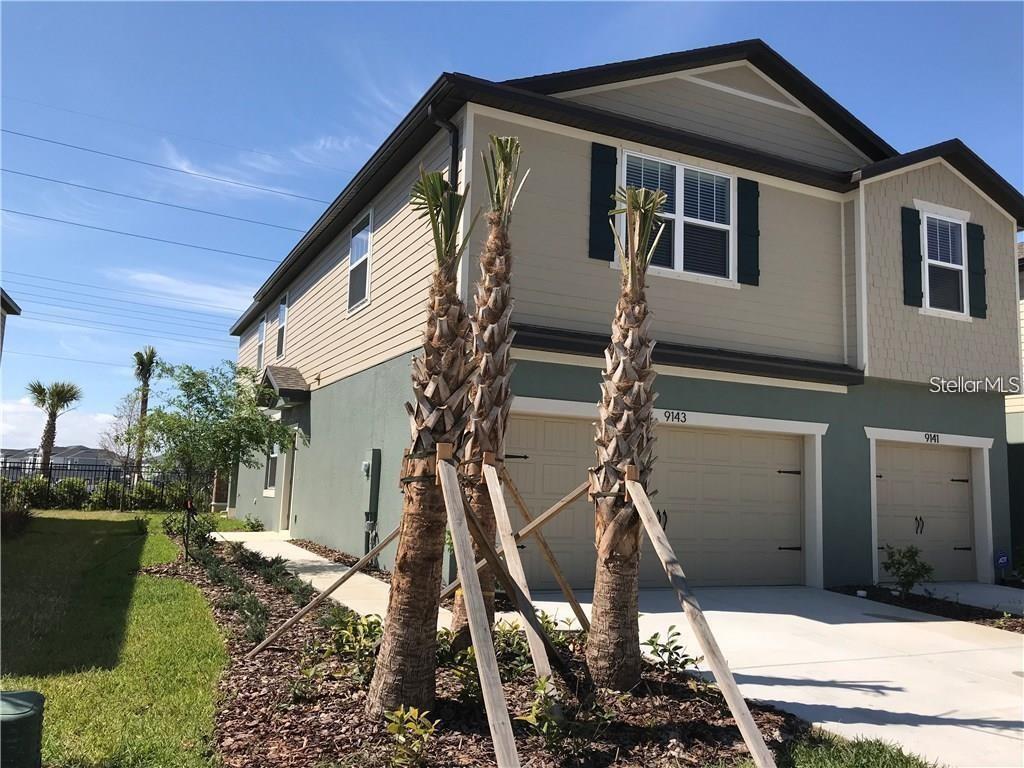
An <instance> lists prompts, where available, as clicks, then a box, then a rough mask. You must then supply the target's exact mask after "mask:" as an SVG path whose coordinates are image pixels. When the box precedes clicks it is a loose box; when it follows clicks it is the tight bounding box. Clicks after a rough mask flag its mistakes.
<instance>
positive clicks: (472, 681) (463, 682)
mask: <svg viewBox="0 0 1024 768" xmlns="http://www.w3.org/2000/svg"><path fill="white" fill-rule="evenodd" d="M452 672H453V673H454V674H455V679H456V680H458V682H459V700H460V701H462V703H463V704H475V703H477V702H479V701H480V699H481V698H482V697H483V690H482V689H481V688H480V673H479V672H478V671H477V668H476V651H474V650H473V646H470V647H469V648H467V649H466V650H464V651H459V652H458V653H457V654H456V655H455V664H454V665H453V666H452Z"/></svg>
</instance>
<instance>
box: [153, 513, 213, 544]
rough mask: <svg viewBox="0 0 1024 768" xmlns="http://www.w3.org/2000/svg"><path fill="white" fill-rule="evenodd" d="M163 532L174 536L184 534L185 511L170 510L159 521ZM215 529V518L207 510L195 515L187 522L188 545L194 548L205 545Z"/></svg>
mask: <svg viewBox="0 0 1024 768" xmlns="http://www.w3.org/2000/svg"><path fill="white" fill-rule="evenodd" d="M161 525H162V526H163V529H164V533H166V534H167V535H168V536H172V537H174V538H178V539H180V538H183V537H184V536H185V513H184V512H171V513H170V514H168V515H167V516H165V517H164V519H163V523H161ZM216 530H217V518H216V517H214V516H213V515H212V514H210V513H209V512H204V513H203V514H201V515H196V516H195V517H194V518H193V519H192V521H191V522H190V523H189V545H190V546H194V547H196V548H202V547H205V546H206V545H208V544H209V543H210V534H211V533H213V532H214V531H216Z"/></svg>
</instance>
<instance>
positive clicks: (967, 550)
mask: <svg viewBox="0 0 1024 768" xmlns="http://www.w3.org/2000/svg"><path fill="white" fill-rule="evenodd" d="M972 549H974V547H953V551H954V552H970V551H971V550H972Z"/></svg>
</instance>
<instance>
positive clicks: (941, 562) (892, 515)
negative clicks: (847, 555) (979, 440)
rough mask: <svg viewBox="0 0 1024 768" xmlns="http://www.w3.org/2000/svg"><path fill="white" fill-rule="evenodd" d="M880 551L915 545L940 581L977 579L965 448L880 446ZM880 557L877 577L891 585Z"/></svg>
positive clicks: (968, 469)
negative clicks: (888, 547)
mask: <svg viewBox="0 0 1024 768" xmlns="http://www.w3.org/2000/svg"><path fill="white" fill-rule="evenodd" d="M875 451H876V453H875V466H876V478H875V482H876V483H877V486H876V493H877V509H878V546H879V548H880V549H881V548H883V547H885V545H886V544H890V545H892V546H894V547H905V546H909V545H914V546H915V547H917V548H918V549H920V550H921V556H922V558H923V559H924V560H925V562H927V563H928V564H930V565H931V566H932V567H933V568H934V569H935V574H934V577H933V578H935V579H936V580H937V581H939V580H956V581H971V580H973V579H974V578H975V565H974V551H973V547H974V536H973V533H972V525H971V522H972V521H971V490H970V488H971V486H970V475H971V459H970V451H968V450H967V449H966V448H949V447H944V446H934V445H916V444H909V443H886V442H879V443H878V445H877V447H876V449H875ZM884 561H885V553H884V551H880V552H879V553H878V570H879V573H878V578H879V580H880V581H891V580H892V579H891V577H890V576H889V575H888V574H887V573H886V572H885V570H884V569H883V568H882V563H883V562H884Z"/></svg>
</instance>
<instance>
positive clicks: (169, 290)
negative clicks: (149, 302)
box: [106, 269, 252, 315]
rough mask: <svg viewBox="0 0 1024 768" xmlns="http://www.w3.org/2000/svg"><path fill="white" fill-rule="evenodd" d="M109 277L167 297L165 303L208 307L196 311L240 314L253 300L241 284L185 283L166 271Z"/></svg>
mask: <svg viewBox="0 0 1024 768" xmlns="http://www.w3.org/2000/svg"><path fill="white" fill-rule="evenodd" d="M106 275H107V277H109V278H111V279H113V280H117V281H118V282H120V283H121V284H123V285H125V286H130V287H134V288H142V289H144V290H145V291H147V292H149V293H157V294H161V295H162V296H163V297H166V301H165V302H164V303H165V304H167V305H169V306H175V307H177V308H179V309H181V308H187V307H190V306H193V305H192V304H184V305H183V304H181V303H178V302H179V300H182V299H183V300H185V301H186V302H199V303H201V304H204V305H209V306H203V307H197V308H196V311H201V310H202V311H210V312H221V313H223V314H226V315H237V314H239V313H240V312H241V311H242V310H243V309H245V308H246V307H247V306H249V303H250V302H251V301H252V289H251V288H250V287H248V286H245V285H242V284H240V283H236V284H234V285H232V284H228V283H225V282H217V283H206V282H202V281H201V280H195V279H192V278H190V279H188V280H182V279H180V278H177V277H174V276H173V275H168V274H165V273H163V272H155V271H152V270H137V269H109V270H106ZM156 301H159V299H156Z"/></svg>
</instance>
